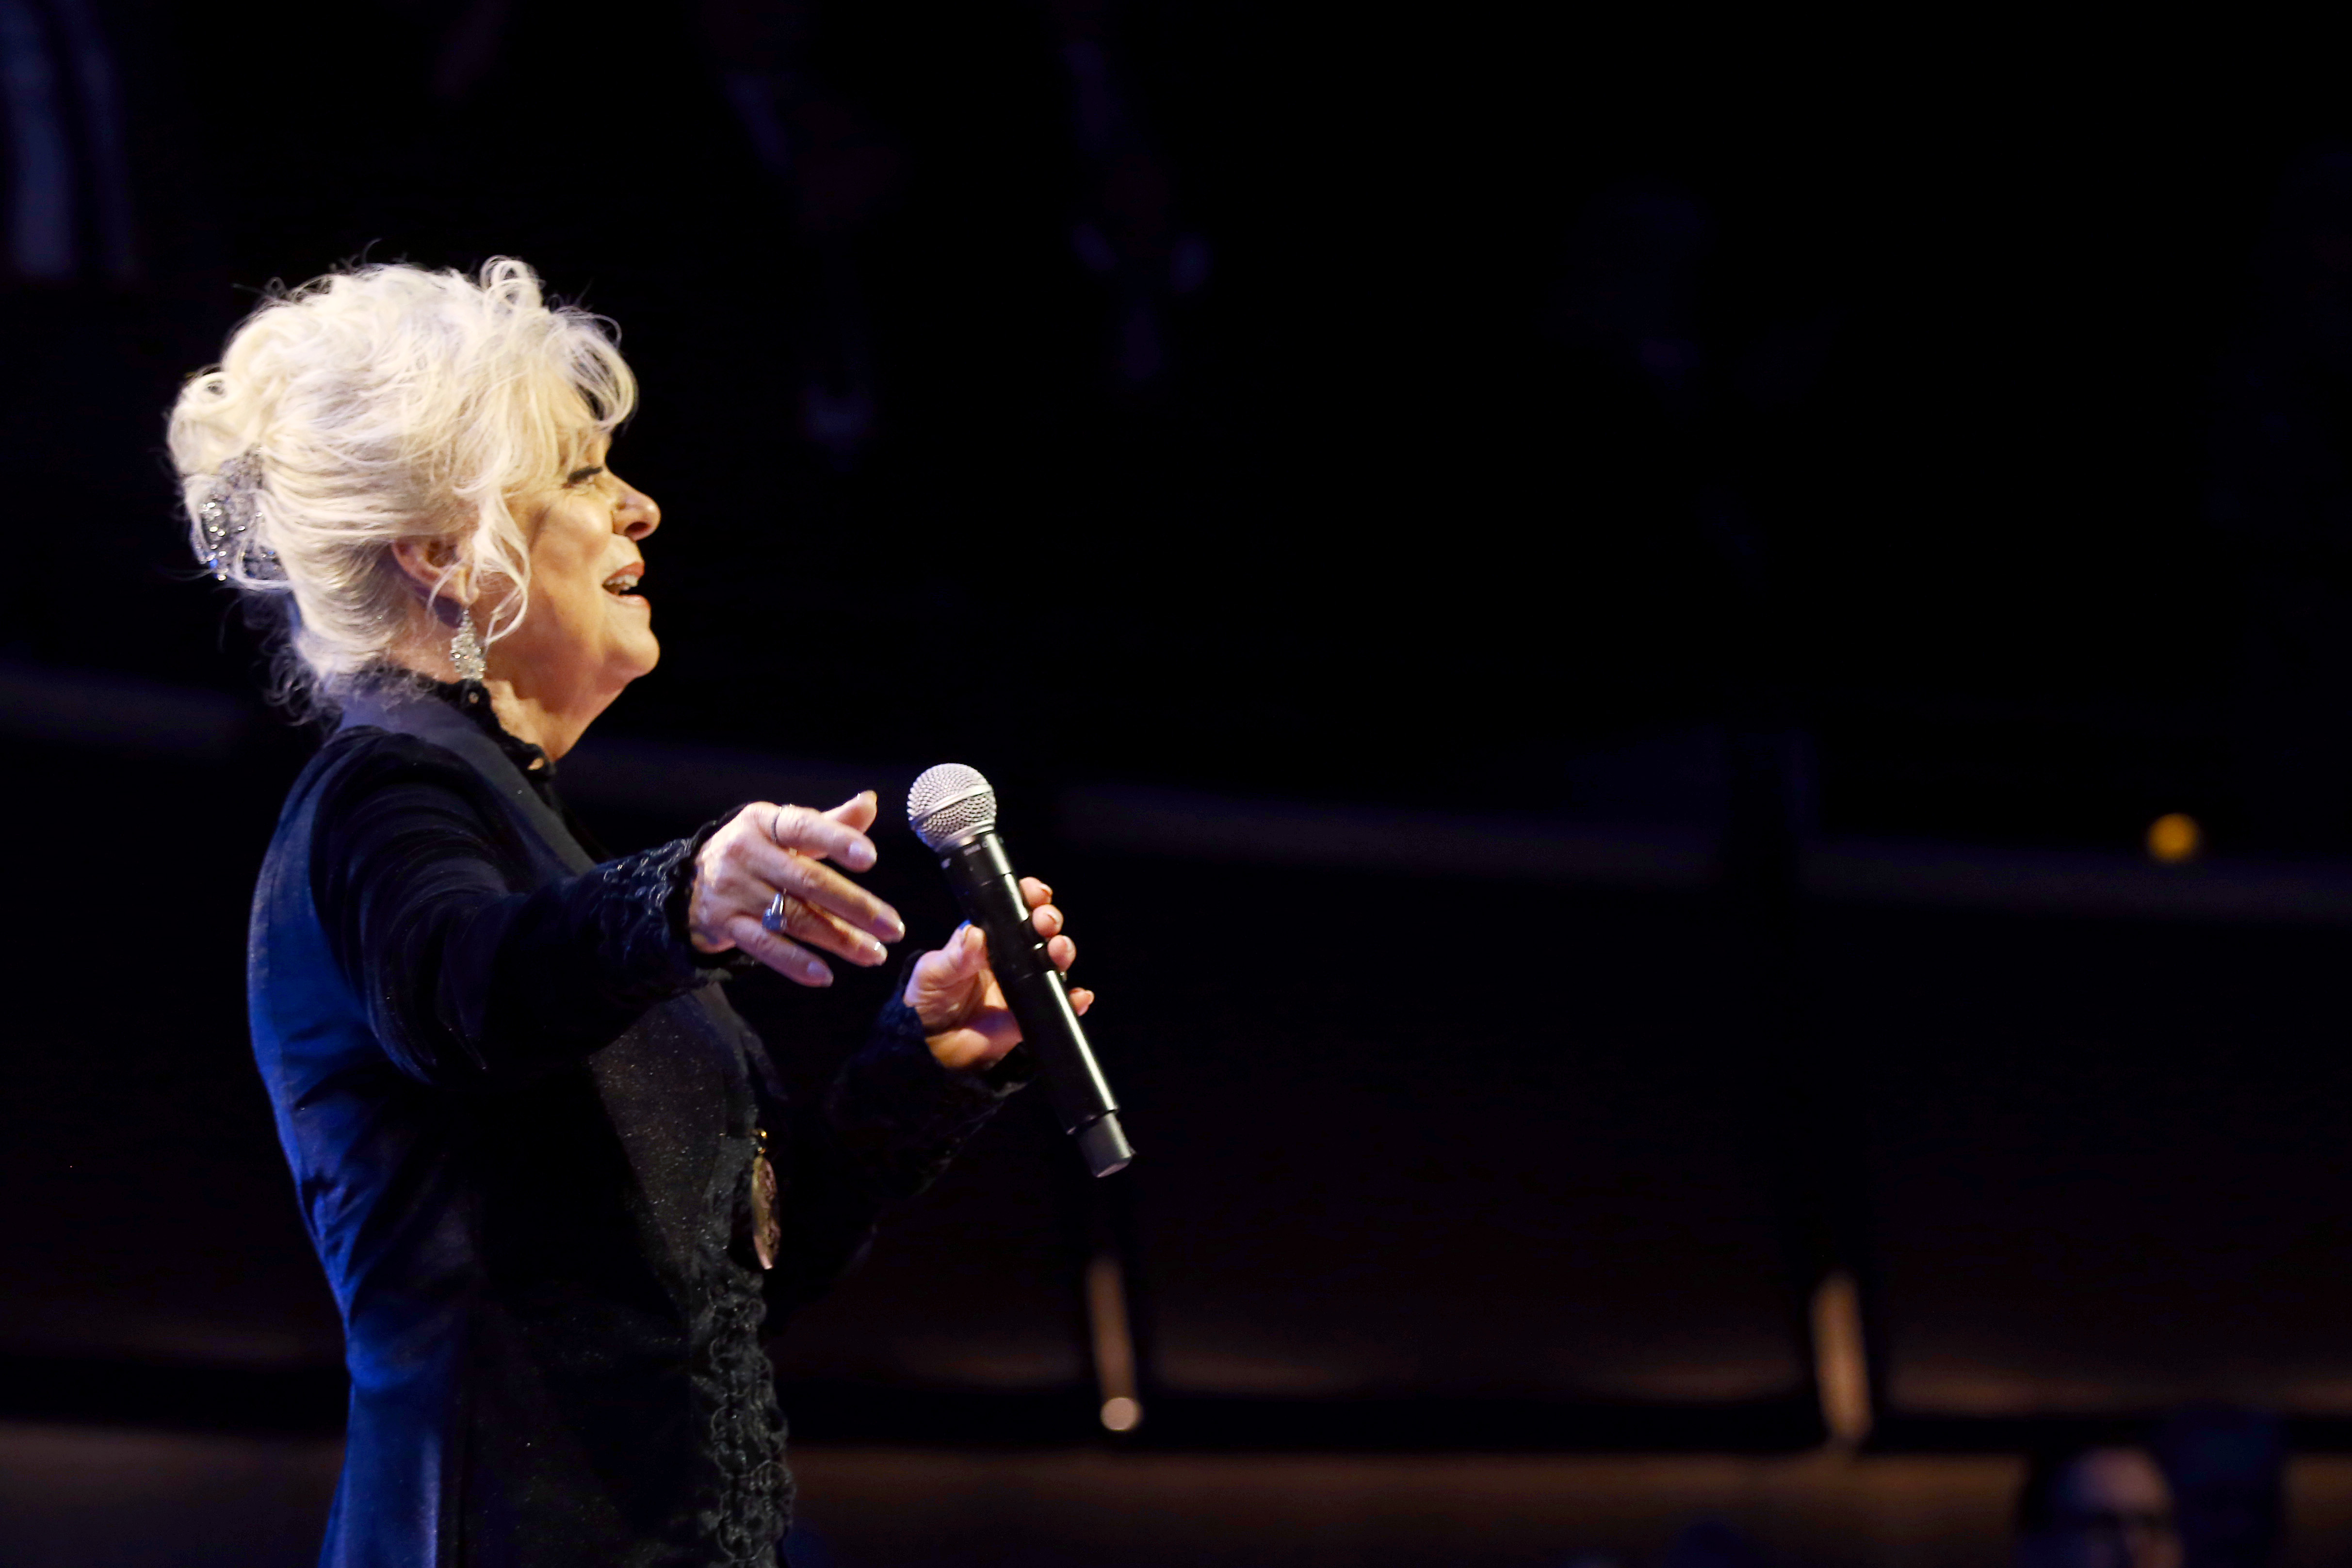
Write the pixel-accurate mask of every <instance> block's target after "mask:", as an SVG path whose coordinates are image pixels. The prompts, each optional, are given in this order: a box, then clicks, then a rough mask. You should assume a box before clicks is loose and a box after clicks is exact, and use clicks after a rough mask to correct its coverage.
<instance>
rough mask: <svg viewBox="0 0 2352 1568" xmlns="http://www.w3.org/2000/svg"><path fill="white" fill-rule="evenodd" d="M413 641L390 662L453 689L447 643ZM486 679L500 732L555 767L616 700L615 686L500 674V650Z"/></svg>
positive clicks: (493, 655) (527, 673)
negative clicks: (544, 755) (527, 745)
mask: <svg viewBox="0 0 2352 1568" xmlns="http://www.w3.org/2000/svg"><path fill="white" fill-rule="evenodd" d="M420 641H422V640H412V641H411V642H410V643H409V644H408V645H407V646H406V647H404V648H402V649H400V650H398V651H397V652H396V653H394V663H395V664H399V665H401V666H402V667H403V668H404V669H409V670H414V671H415V673H416V674H420V675H423V676H425V677H426V678H427V679H429V680H436V681H440V682H443V683H445V684H450V685H454V684H455V683H456V681H457V666H456V665H455V664H451V663H450V662H449V652H448V648H447V645H446V639H442V638H436V639H433V640H431V641H429V642H423V643H422V645H421V646H420V645H419V642H420ZM490 662H491V669H490V674H489V678H488V680H486V681H484V682H483V683H482V686H483V689H484V690H485V691H487V692H488V693H489V695H490V711H491V712H492V713H494V714H496V715H497V716H498V720H499V727H501V728H503V729H504V730H505V731H506V732H507V733H508V734H509V735H511V736H513V737H515V738H516V739H517V740H527V741H529V742H530V744H531V745H533V746H536V747H539V748H540V749H541V751H544V752H545V753H547V759H548V760H549V761H550V762H560V761H562V759H563V755H564V753H566V752H568V751H570V750H571V749H572V747H575V746H577V745H579V744H580V737H582V736H583V735H584V734H586V733H587V730H588V727H589V726H590V725H592V724H593V723H595V722H596V718H597V716H598V715H600V714H602V713H603V712H604V710H605V709H606V708H608V707H610V706H613V699H614V697H616V696H619V695H621V693H620V688H619V687H617V686H615V687H613V688H612V689H610V690H606V689H605V688H604V687H603V686H601V685H591V684H588V683H584V682H579V681H562V680H556V681H548V680H544V679H535V678H533V677H534V674H535V672H532V671H530V670H528V669H524V670H512V669H500V668H499V667H498V666H499V663H500V662H501V661H500V660H499V650H498V649H497V648H495V647H494V648H492V649H491V650H490Z"/></svg>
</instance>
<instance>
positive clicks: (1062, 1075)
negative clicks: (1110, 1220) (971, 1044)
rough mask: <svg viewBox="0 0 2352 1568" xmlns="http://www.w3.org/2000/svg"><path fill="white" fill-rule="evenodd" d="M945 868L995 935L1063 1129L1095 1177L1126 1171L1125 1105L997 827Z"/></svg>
mask: <svg viewBox="0 0 2352 1568" xmlns="http://www.w3.org/2000/svg"><path fill="white" fill-rule="evenodd" d="M940 869H941V870H943V871H945V872H946V873H948V885H949V886H950V887H951V888H953V889H954V890H955V896H956V903H957V904H961V906H962V908H963V916H964V918H965V919H966V920H969V921H971V923H972V924H973V925H977V926H979V927H980V929H981V931H982V933H983V934H984V935H985V936H987V937H988V966H989V967H990V968H991V969H992V970H994V971H995V973H996V983H997V986H998V987H999V988H1001V989H1002V990H1003V992H1004V1005H1005V1006H1006V1007H1008V1008H1010V1009H1012V1010H1013V1021H1015V1022H1016V1023H1018V1024H1020V1026H1021V1038H1022V1039H1023V1040H1024V1041H1026V1042H1027V1043H1028V1046H1029V1049H1030V1050H1032V1051H1035V1052H1036V1053H1037V1060H1038V1062H1039V1064H1040V1065H1041V1066H1042V1067H1043V1068H1044V1070H1045V1090H1046V1093H1047V1094H1048V1095H1049V1096H1050V1097H1051V1099H1052V1100H1053V1102H1054V1112H1055V1115H1057V1116H1059V1117H1060V1118H1061V1121H1062V1130H1063V1131H1064V1132H1066V1133H1068V1134H1071V1135H1073V1136H1074V1137H1076V1139H1077V1140H1078V1150H1079V1152H1080V1153H1081V1154H1083V1155H1086V1159H1087V1166H1090V1167H1091V1168H1092V1169H1093V1171H1094V1173H1095V1175H1097V1176H1109V1175H1110V1174H1111V1173H1112V1172H1114V1171H1118V1170H1122V1169H1124V1168H1125V1167H1126V1166H1127V1163H1128V1162H1129V1160H1131V1159H1133V1158H1134V1157H1135V1151H1134V1150H1133V1149H1131V1148H1129V1146H1128V1143H1127V1134H1125V1132H1124V1131H1122V1130H1121V1129H1120V1127H1119V1124H1118V1103H1117V1102H1116V1101H1114V1100H1113V1099H1112V1098H1111V1095H1110V1084H1109V1083H1108V1082H1106V1081H1105V1079H1104V1078H1103V1074H1102V1069H1101V1067H1099V1066H1098V1065H1097V1064H1096V1061H1095V1053H1094V1051H1093V1049H1092V1048H1091V1047H1089V1046H1088V1045H1087V1031H1086V1030H1085V1029H1084V1027H1082V1026H1081V1025H1080V1024H1079V1022H1078V1014H1077V1010H1076V1009H1075V1008H1073V1007H1071V1006H1070V989H1069V984H1068V982H1067V981H1066V980H1065V979H1064V978H1063V976H1062V972H1061V970H1059V969H1057V968H1055V967H1054V960H1053V957H1052V956H1051V955H1050V954H1048V953H1047V952H1046V951H1045V937H1043V936H1038V935H1037V926H1036V924H1035V922H1034V921H1033V920H1032V919H1031V918H1030V911H1029V902H1028V900H1026V899H1025V898H1024V897H1022V896H1021V879H1020V878H1019V877H1017V876H1015V875H1013V862H1012V859H1011V857H1010V856H1008V855H1007V854H1006V853H1005V852H1004V841H1003V839H1002V838H999V837H998V836H997V834H996V831H995V830H994V829H992V828H983V829H981V830H980V831H976V832H973V833H971V834H969V835H967V836H966V837H965V838H964V839H963V840H962V841H961V842H959V843H955V844H952V845H950V847H949V848H948V849H947V850H946V851H945V852H942V853H941V854H940Z"/></svg>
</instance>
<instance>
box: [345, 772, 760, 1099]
mask: <svg viewBox="0 0 2352 1568" xmlns="http://www.w3.org/2000/svg"><path fill="white" fill-rule="evenodd" d="M353 733H354V734H362V733H363V734H364V738H363V739H359V740H355V741H351V742H349V744H352V746H353V747H354V752H355V754H354V755H353V756H352V758H347V759H344V761H343V765H342V766H340V767H339V768H338V769H337V773H336V776H335V778H334V779H333V781H332V783H331V785H330V786H329V788H328V790H327V792H326V794H325V795H324V797H323V798H322V799H321V800H320V806H319V812H318V817H317V826H316V829H315V831H314V837H313V839H312V842H311V894H312V897H313V898H314V899H315V900H316V901H317V904H318V909H319V915H320V921H321V923H322V924H323V925H324V926H325V928H326V931H327V936H328V939H329V941H330V943H331V945H332V946H333V948H334V951H335V956H336V960H337V962H338V964H339V965H340V966H341V968H342V971H343V973H344V976H345V977H347V978H348V979H349V981H350V982H351V984H352V988H353V989H354V990H356V991H357V992H358V993H359V994H360V995H361V996H362V997H363V998H365V999H366V1003H367V1006H368V1009H369V1011H370V1014H371V1015H372V1020H373V1023H374V1026H375V1030H376V1035H377V1038H378V1039H380V1040H383V1043H384V1049H385V1051H387V1052H388V1053H389V1054H390V1055H391V1056H392V1058H393V1060H394V1061H395V1062H396V1063H398V1065H399V1066H401V1067H402V1068H403V1069H404V1070H405V1071H408V1072H410V1073H412V1074H413V1075H415V1076H416V1077H418V1078H421V1079H424V1080H425V1081H426V1082H436V1083H445V1084H460V1083H465V1082H473V1081H488V1080H494V1079H499V1078H503V1077H506V1076H509V1075H510V1074H515V1073H523V1074H528V1073H530V1072H532V1071H537V1070H539V1069H541V1068H544V1067H546V1066H549V1065H553V1064H555V1063H559V1062H562V1061H572V1060H575V1059H577V1058H579V1057H581V1056H583V1055H586V1054H587V1053H588V1052H590V1051H594V1050H596V1049H597V1048H599V1047H600V1046H603V1045H605V1044H608V1043H610V1042H611V1041H612V1040H614V1038H615V1037H616V1036H618V1035H619V1034H620V1033H621V1031H622V1030H625V1029H626V1028H627V1027H628V1026H629V1025H630V1024H631V1023H632V1022H634V1021H635V1019H636V1018H637V1017H638V1015H639V1014H641V1013H643V1012H644V1011H645V1009H646V1008H648V1007H651V1006H652V1005H654V1004H655V1003H656V1002H659V1001H662V1000H665V999H667V998H670V997H673V996H677V995H678V994H679V993H681V992H683V991H685V990H687V989H689V988H692V987H694V986H697V985H699V984H701V983H703V982H704V981H705V980H706V979H707V978H709V970H710V968H711V967H714V965H715V964H717V963H719V962H721V961H722V960H719V959H715V958H710V957H706V956H704V955H701V954H698V953H697V952H696V951H695V950H694V948H693V946H691V945H690V944H689V943H688V941H687V940H686V935H685V921H684V909H685V901H686V898H687V896H688V892H689V891H690V888H691V883H692V878H693V867H694V852H695V851H696V850H697V849H698V847H699V846H700V843H701V841H702V840H703V839H704V838H706V837H707V836H708V835H709V832H711V831H713V828H715V826H716V824H714V825H713V828H706V829H704V830H703V831H702V832H701V833H698V834H697V835H695V836H694V837H693V838H690V839H679V840H676V841H672V842H670V843H667V844H663V845H660V846H658V847H656V848H654V849H650V850H647V851H646V852H643V853H641V854H635V855H629V856H627V857H625V858H623V859H620V860H614V861H607V862H604V864H602V865H599V866H596V867H595V868H593V870H591V871H588V872H586V873H583V874H581V875H579V876H575V877H569V878H566V879H564V880H562V881H561V882H558V883H552V884H551V885H548V886H545V887H541V888H537V889H535V890H530V891H523V889H524V888H526V887H528V885H529V883H530V880H531V879H530V876H529V875H528V873H527V870H526V867H525V864H524V862H523V861H522V859H521V852H520V848H519V847H518V846H517V845H516V844H514V843H513V841H512V840H511V838H510V836H509V830H508V829H507V828H506V827H505V826H504V825H503V818H502V816H501V814H500V813H499V810H498V809H497V808H496V806H495V805H494V804H492V803H491V802H489V801H488V800H486V799H485V798H484V793H483V792H484V790H485V789H486V786H484V785H483V784H482V782H481V781H480V778H479V776H478V774H476V773H475V772H474V771H473V769H471V768H467V767H466V766H465V765H464V764H463V763H462V762H460V761H458V760H457V758H451V757H449V756H448V755H447V754H446V753H444V752H442V751H440V750H439V749H438V748H437V747H432V746H429V745H427V744H425V743H424V742H421V741H417V740H415V739H413V738H411V737H405V736H398V735H390V734H386V733H384V732H383V731H369V732H353ZM344 738H345V737H338V743H344Z"/></svg>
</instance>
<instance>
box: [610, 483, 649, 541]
mask: <svg viewBox="0 0 2352 1568" xmlns="http://www.w3.org/2000/svg"><path fill="white" fill-rule="evenodd" d="M620 477H621V476H619V475H617V474H615V475H614V478H615V479H620ZM659 527H661V507H659V506H658V505H656V503H655V501H654V498H653V497H651V496H648V495H646V493H645V492H644V491H643V490H640V489H638V488H637V487H636V486H635V485H632V484H630V483H629V482H628V481H627V480H625V479H621V498H620V500H619V502H618V503H617V504H615V505H614V507H613V531H614V533H616V534H619V535H620V536H621V537H622V538H625V539H642V538H645V537H646V535H647V534H649V533H652V532H653V531H654V530H655V529H656V528H659Z"/></svg>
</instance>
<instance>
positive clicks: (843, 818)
mask: <svg viewBox="0 0 2352 1568" xmlns="http://www.w3.org/2000/svg"><path fill="white" fill-rule="evenodd" d="M875 810H876V800H875V795H874V791H873V790H871V789H867V790H866V791H864V792H862V793H860V794H857V795H855V796H852V797H851V798H850V799H848V800H844V801H843V802H842V803H841V804H840V805H838V806H835V808H834V809H833V810H830V811H814V810H810V809H809V808H808V807H806V806H777V805H772V804H771V803H769V802H768V801H765V800H759V801H754V802H753V803H752V804H751V805H749V806H746V807H744V808H743V809H742V810H740V811H738V812H736V813H735V817H734V820H733V821H730V822H729V823H728V824H727V825H726V826H725V827H723V828H721V829H719V831H717V832H715V833H713V834H711V835H710V838H709V841H707V842H705V843H704V844H703V846H702V850H701V852H700V853H699V854H698V855H697V856H696V857H695V862H694V894H693V896H692V898H691V900H690V901H689V902H688V905H687V917H686V924H687V930H688V936H689V937H690V938H691V939H692V941H693V943H694V946H696V947H697V948H698V949H699V950H701V951H702V952H705V953H724V952H725V951H727V949H729V948H730V947H740V948H741V949H742V950H743V951H744V952H746V953H749V954H750V955H751V956H752V957H754V958H757V959H758V960H760V962H761V963H762V964H765V965H766V966H767V967H770V968H771V969H773V970H775V971H776V973H778V974H779V975H782V976H783V977H784V978H786V979H788V980H792V981H793V982H795V983H797V984H800V985H803V986H829V985H831V984H833V971H832V970H831V969H830V968H828V967H825V962H824V959H822V958H820V957H818V956H816V954H814V953H813V952H811V951H809V949H810V948H812V947H815V948H821V949H823V950H824V951H825V952H827V953H831V954H833V955H835V956H837V957H842V958H846V959H848V960H849V961H850V962H851V963H853V964H856V965H860V966H862V967H867V968H871V967H873V966H875V965H877V964H879V963H880V962H882V960H883V959H885V958H887V957H888V956H890V955H889V950H888V949H887V948H886V947H885V946H883V944H884V943H885V942H896V941H897V940H898V938H900V937H901V936H905V935H906V934H907V927H906V924H905V922H903V921H901V920H900V919H899V918H898V911H897V910H895V909H893V908H891V907H890V906H889V905H888V904H885V903H883V902H882V901H881V900H880V899H878V898H877V897H875V896H874V895H873V894H870V893H868V892H866V890H865V889H864V888H862V887H860V886H858V885H857V884H856V883H854V882H852V881H850V880H849V879H848V878H847V877H845V876H844V875H842V874H841V873H839V872H837V871H835V870H834V869H833V867H832V866H829V865H826V864H824V862H826V861H828V860H830V861H834V862H838V863H839V864H841V865H845V866H847V867H848V868H849V869H850V870H851V871H868V870H871V869H872V868H873V865H874V858H875V851H874V841H873V840H871V839H869V838H867V837H866V830H867V829H868V828H871V827H872V826H873V825H874V814H875ZM780 898H781V902H779V899H780ZM771 911H772V912H773V915H771Z"/></svg>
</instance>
